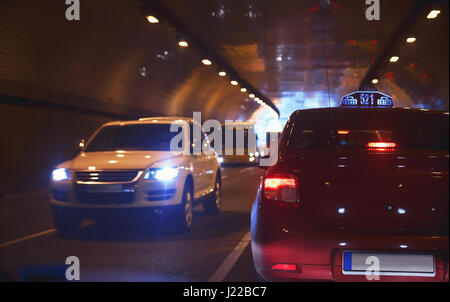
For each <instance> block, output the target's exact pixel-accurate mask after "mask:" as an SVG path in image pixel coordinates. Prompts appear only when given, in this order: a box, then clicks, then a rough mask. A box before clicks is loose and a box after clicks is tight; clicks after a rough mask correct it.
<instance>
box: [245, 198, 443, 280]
mask: <svg viewBox="0 0 450 302" xmlns="http://www.w3.org/2000/svg"><path fill="white" fill-rule="evenodd" d="M269 210H270V211H269ZM251 233H252V253H253V261H254V264H255V269H256V271H257V272H258V274H260V275H261V276H262V277H263V278H264V279H266V280H268V281H368V279H367V278H366V276H365V275H344V274H343V271H342V253H343V252H344V251H348V250H351V251H363V252H391V253H408V252H414V253H417V252H423V253H430V254H433V255H434V257H435V275H434V276H432V277H429V276H428V277H423V276H380V278H379V280H380V281H388V282H389V281H417V282H418V281H420V282H429V281H440V282H442V281H448V280H449V277H448V248H449V242H448V236H441V235H436V236H433V235H430V234H427V235H423V234H414V233H406V232H402V233H400V232H396V233H395V232H391V233H368V232H365V233H364V232H355V231H345V230H330V229H322V228H318V227H314V226H312V225H310V224H309V223H307V222H306V221H304V220H302V219H301V216H300V215H298V213H293V212H289V211H283V210H279V211H276V210H275V211H274V210H273V209H267V208H264V207H263V208H260V207H259V206H258V202H257V201H256V202H255V203H254V205H253V208H252V215H251ZM400 246H403V247H405V246H407V248H401V247H400ZM276 264H294V265H295V268H296V269H295V270H294V271H282V270H275V269H272V267H273V266H274V265H276Z"/></svg>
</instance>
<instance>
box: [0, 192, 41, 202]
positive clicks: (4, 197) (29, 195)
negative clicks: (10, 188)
mask: <svg viewBox="0 0 450 302" xmlns="http://www.w3.org/2000/svg"><path fill="white" fill-rule="evenodd" d="M48 192H49V191H48V190H41V191H34V192H28V193H21V194H14V195H6V196H3V198H0V200H10V199H20V198H27V197H32V196H37V195H43V194H45V193H48Z"/></svg>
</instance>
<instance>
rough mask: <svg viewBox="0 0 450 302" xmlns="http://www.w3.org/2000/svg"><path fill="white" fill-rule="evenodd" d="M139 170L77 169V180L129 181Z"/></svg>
mask: <svg viewBox="0 0 450 302" xmlns="http://www.w3.org/2000/svg"><path fill="white" fill-rule="evenodd" d="M138 173H139V170H109V171H77V172H75V174H76V177H77V181H81V182H130V181H132V180H133V179H135V178H136V176H137V175H138Z"/></svg>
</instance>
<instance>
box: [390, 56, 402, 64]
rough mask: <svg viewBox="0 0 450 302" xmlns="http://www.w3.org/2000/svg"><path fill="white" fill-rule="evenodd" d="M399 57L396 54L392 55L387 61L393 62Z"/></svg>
mask: <svg viewBox="0 0 450 302" xmlns="http://www.w3.org/2000/svg"><path fill="white" fill-rule="evenodd" d="M399 59H400V58H399V57H398V56H392V57H391V58H390V59H389V62H391V63H395V62H398V60H399Z"/></svg>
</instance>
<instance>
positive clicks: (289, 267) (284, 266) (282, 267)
mask: <svg viewBox="0 0 450 302" xmlns="http://www.w3.org/2000/svg"><path fill="white" fill-rule="evenodd" d="M272 269H276V270H280V271H296V270H297V266H296V265H295V264H275V265H274V266H272Z"/></svg>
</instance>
